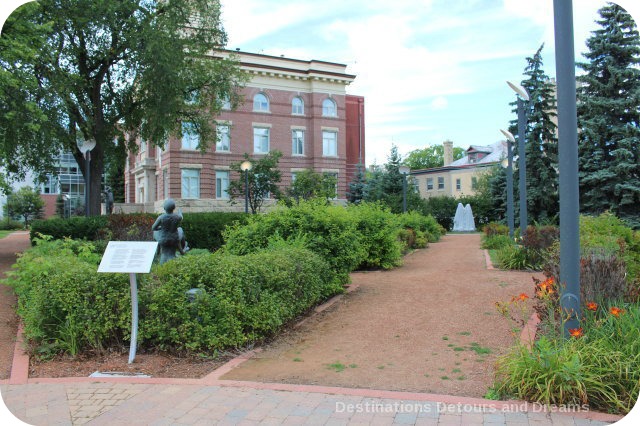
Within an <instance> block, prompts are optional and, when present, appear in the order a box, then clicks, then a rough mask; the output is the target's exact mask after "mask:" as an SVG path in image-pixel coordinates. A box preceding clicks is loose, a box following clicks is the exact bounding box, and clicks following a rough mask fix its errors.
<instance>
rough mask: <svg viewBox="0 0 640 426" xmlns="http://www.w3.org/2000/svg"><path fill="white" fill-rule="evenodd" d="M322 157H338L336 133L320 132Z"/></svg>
mask: <svg viewBox="0 0 640 426" xmlns="http://www.w3.org/2000/svg"><path fill="white" fill-rule="evenodd" d="M322 155H323V156H324V157H337V156H338V133H337V132H333V131H329V130H323V131H322Z"/></svg>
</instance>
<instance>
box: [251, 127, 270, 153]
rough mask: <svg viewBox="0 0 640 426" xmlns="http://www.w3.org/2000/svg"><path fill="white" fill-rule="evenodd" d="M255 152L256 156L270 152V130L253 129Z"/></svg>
mask: <svg viewBox="0 0 640 426" xmlns="http://www.w3.org/2000/svg"><path fill="white" fill-rule="evenodd" d="M253 152H254V153H256V154H266V153H268V152H269V128H268V127H254V128H253Z"/></svg>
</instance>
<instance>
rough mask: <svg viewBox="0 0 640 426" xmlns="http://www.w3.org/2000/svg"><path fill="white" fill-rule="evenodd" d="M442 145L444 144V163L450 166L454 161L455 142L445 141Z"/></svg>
mask: <svg viewBox="0 0 640 426" xmlns="http://www.w3.org/2000/svg"><path fill="white" fill-rule="evenodd" d="M442 145H443V146H444V165H445V166H448V165H449V164H451V163H453V142H451V141H444V142H442Z"/></svg>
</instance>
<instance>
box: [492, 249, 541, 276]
mask: <svg viewBox="0 0 640 426" xmlns="http://www.w3.org/2000/svg"><path fill="white" fill-rule="evenodd" d="M496 258H497V259H498V266H499V267H500V268H502V269H517V270H523V269H536V265H535V264H534V263H533V262H531V260H530V252H529V250H527V249H526V248H524V247H522V246H520V245H517V244H509V245H506V246H504V247H502V248H500V249H498V250H497V251H496Z"/></svg>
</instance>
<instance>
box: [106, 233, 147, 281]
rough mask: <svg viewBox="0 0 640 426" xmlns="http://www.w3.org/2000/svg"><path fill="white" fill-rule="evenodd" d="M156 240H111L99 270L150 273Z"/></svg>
mask: <svg viewBox="0 0 640 426" xmlns="http://www.w3.org/2000/svg"><path fill="white" fill-rule="evenodd" d="M157 247H158V243H157V242H156V241H109V244H108V245H107V249H106V250H105V252H104V255H103V256H102V261H101V262H100V266H99V267H98V272H124V273H145V274H146V273H149V271H151V264H152V263H153V257H154V256H155V254H156V249H157Z"/></svg>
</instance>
